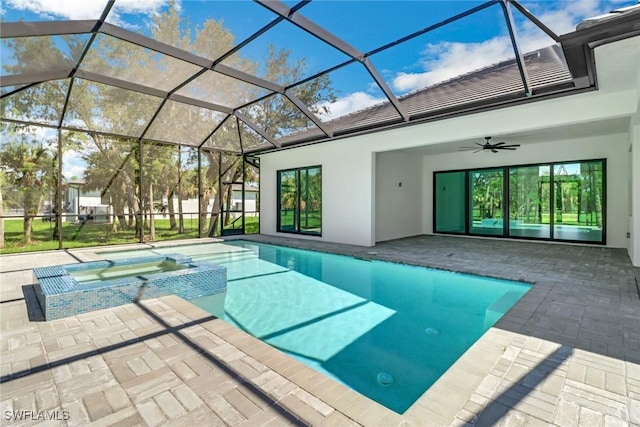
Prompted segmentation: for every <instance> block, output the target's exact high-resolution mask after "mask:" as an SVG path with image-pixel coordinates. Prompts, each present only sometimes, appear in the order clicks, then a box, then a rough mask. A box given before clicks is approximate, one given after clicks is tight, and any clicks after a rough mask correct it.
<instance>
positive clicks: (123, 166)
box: [2, 2, 335, 239]
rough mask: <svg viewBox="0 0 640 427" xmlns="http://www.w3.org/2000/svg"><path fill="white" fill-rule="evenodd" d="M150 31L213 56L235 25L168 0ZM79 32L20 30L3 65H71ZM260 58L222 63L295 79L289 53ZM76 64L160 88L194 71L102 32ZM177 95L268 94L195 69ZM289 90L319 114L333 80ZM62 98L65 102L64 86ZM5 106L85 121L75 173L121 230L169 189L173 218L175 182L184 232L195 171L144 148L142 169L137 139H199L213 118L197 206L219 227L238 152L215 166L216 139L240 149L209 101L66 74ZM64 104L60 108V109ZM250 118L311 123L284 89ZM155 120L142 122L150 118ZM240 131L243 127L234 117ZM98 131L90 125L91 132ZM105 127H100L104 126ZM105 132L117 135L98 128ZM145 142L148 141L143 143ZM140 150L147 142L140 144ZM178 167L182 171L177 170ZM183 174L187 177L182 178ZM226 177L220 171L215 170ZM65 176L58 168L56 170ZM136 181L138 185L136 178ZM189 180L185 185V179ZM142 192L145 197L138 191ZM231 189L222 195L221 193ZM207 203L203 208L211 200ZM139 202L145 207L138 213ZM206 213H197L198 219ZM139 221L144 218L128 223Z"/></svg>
mask: <svg viewBox="0 0 640 427" xmlns="http://www.w3.org/2000/svg"><path fill="white" fill-rule="evenodd" d="M150 22H151V26H150V33H151V34H150V35H151V37H153V38H155V39H157V40H159V41H161V42H164V43H167V44H170V45H173V46H177V47H179V48H181V49H184V50H186V51H190V52H193V53H195V54H197V55H200V56H202V57H205V58H211V59H217V58H219V57H220V56H221V55H222V54H224V53H226V52H228V51H230V50H231V49H232V48H233V47H234V46H235V44H236V43H235V39H234V36H233V34H232V33H231V32H230V31H229V29H228V28H226V27H225V26H224V25H223V22H222V21H216V20H214V19H207V20H206V21H204V22H203V23H202V24H200V25H198V26H193V25H192V24H191V23H190V22H189V21H188V20H184V19H182V18H181V16H180V13H179V9H178V8H177V7H175V4H174V3H173V2H171V3H170V7H169V8H167V9H166V10H165V11H163V12H162V13H159V14H156V15H154V16H152V17H151V21H150ZM86 41H87V39H86V37H82V36H75V35H70V36H63V37H61V38H54V37H33V38H32V37H26V38H15V39H11V40H10V41H8V46H9V48H10V49H11V51H12V53H13V56H14V57H15V61H13V62H11V63H9V64H3V68H4V69H5V71H7V73H8V74H20V73H33V72H34V71H38V70H42V69H43V67H44V68H46V69H49V68H50V67H51V64H54V65H55V66H56V67H57V68H64V67H68V68H71V67H72V66H74V65H75V64H76V62H77V59H78V58H80V56H81V53H82V51H83V49H84V47H85V44H86ZM263 61H264V62H263V64H260V61H257V60H250V59H247V58H244V57H243V55H242V50H241V51H239V52H236V53H235V54H233V55H231V56H229V57H227V58H225V60H224V63H225V65H227V66H229V67H232V68H235V69H238V70H242V71H244V72H246V73H250V74H257V70H258V69H265V70H266V74H264V76H265V78H266V79H267V80H270V81H273V82H278V83H282V84H285V83H287V84H288V82H290V81H296V80H299V79H300V78H301V76H302V75H303V72H304V71H305V68H306V64H305V61H304V60H297V61H293V60H291V58H290V52H289V51H286V50H276V49H275V48H273V47H270V48H269V49H268V51H267V53H266V56H265V58H264V59H263ZM81 68H82V69H83V70H86V71H90V72H96V73H103V74H106V75H108V76H111V77H115V78H118V79H121V80H129V81H132V82H134V83H138V84H142V85H147V86H156V85H157V86H158V87H161V88H163V89H165V90H173V89H176V88H177V86H178V85H179V84H180V83H182V82H184V81H185V80H186V79H187V78H189V77H191V76H193V75H195V73H196V72H198V71H200V69H199V68H198V67H197V66H194V65H193V64H188V63H186V62H182V61H179V60H176V59H175V58H172V57H169V56H167V55H162V54H159V53H157V52H154V51H151V50H149V49H144V48H142V47H140V46H137V45H135V44H132V43H128V42H125V41H123V40H120V39H117V38H115V37H111V36H109V35H105V34H99V35H98V36H97V38H96V40H95V41H94V43H93V44H92V47H91V50H90V51H89V53H88V54H87V55H86V56H85V57H84V58H83V62H82V64H81ZM178 92H179V94H181V95H185V96H191V97H194V98H197V99H202V100H205V101H208V102H212V103H217V104H222V105H228V106H231V107H236V106H238V104H244V103H247V102H249V101H251V100H255V99H258V98H261V97H262V96H263V95H265V94H267V93H268V91H267V90H266V89H263V88H260V87H258V86H255V85H252V84H249V83H245V82H242V81H240V80H237V79H233V78H231V77H229V76H225V75H222V74H220V73H217V72H214V71H211V70H209V71H206V72H205V73H203V74H202V75H201V76H199V77H198V78H196V79H195V80H193V81H191V82H190V83H189V84H187V85H185V86H183V87H181V88H180V89H179V90H178ZM292 92H293V93H294V94H295V95H296V96H297V97H298V98H299V99H300V100H301V101H302V102H304V103H305V104H306V105H307V106H308V107H309V108H310V109H311V111H313V112H316V113H319V112H320V107H318V106H319V105H321V104H323V103H326V101H332V100H335V96H334V95H333V89H332V86H331V82H330V80H329V78H328V77H327V76H323V77H319V78H316V79H314V80H311V81H308V82H306V83H304V84H302V85H299V86H297V87H294V88H292ZM68 94H69V97H68V100H69V102H68V104H65V99H66V97H67V95H68ZM2 102H3V105H4V106H5V110H7V109H8V110H9V111H12V112H13V113H12V114H13V117H14V118H18V119H19V118H25V119H27V120H30V119H33V118H35V117H37V118H38V120H42V121H43V122H46V123H48V124H58V123H59V122H60V121H61V120H62V119H63V120H62V122H63V123H64V124H70V125H72V126H74V127H77V128H80V129H86V130H87V133H86V135H87V137H86V139H85V140H84V142H83V144H82V146H74V147H71V148H69V149H68V150H72V151H73V150H75V152H76V154H78V155H80V156H81V158H82V159H83V160H84V162H85V164H86V169H85V172H84V174H83V176H82V179H83V180H84V181H85V182H86V184H85V187H84V189H86V190H90V189H91V190H99V191H100V193H101V195H102V196H103V197H104V198H108V199H109V200H110V203H111V204H112V206H113V211H114V214H115V217H116V218H117V221H113V225H112V231H114V232H115V231H117V229H118V228H120V229H123V230H124V229H127V228H130V227H132V226H134V224H133V223H134V222H136V221H138V220H139V219H141V218H142V215H144V214H146V213H149V214H152V213H154V205H156V204H157V203H155V201H156V199H157V198H158V197H167V199H168V205H169V206H168V208H169V213H170V221H171V222H172V227H175V217H174V214H173V210H174V207H173V196H174V194H175V193H176V191H177V195H178V205H179V206H178V210H179V212H180V222H179V225H178V228H179V232H182V231H184V226H183V217H182V199H183V197H184V195H185V194H187V193H188V192H189V191H190V190H192V189H193V188H194V187H193V185H191V186H190V185H188V183H189V182H190V181H192V178H193V177H194V176H193V175H192V174H191V173H190V172H188V171H185V170H182V167H183V164H182V162H181V158H182V156H181V155H179V156H178V161H173V160H171V156H168V155H166V154H164V153H163V154H161V153H159V152H158V153H156V152H155V151H154V150H150V151H149V152H148V153H146V156H145V155H143V159H145V158H146V160H143V165H142V166H143V170H140V165H139V164H138V158H139V156H140V155H141V154H143V153H140V150H139V147H138V146H137V144H138V143H139V142H140V141H141V140H142V141H144V140H145V139H150V140H166V141H171V142H174V143H176V144H182V145H191V146H194V147H195V146H200V145H201V144H202V143H203V142H205V139H206V138H207V137H208V136H209V135H210V133H211V131H212V130H213V129H216V128H217V127H218V125H220V124H221V123H222V122H223V120H226V121H225V122H224V125H223V126H220V127H219V129H218V131H217V132H216V134H215V135H213V137H212V139H211V143H208V144H207V145H206V148H205V149H203V151H202V154H203V158H205V159H206V163H208V167H207V168H206V169H205V170H204V171H203V173H202V174H201V178H202V182H203V184H204V185H203V194H200V204H201V208H203V207H204V209H205V210H204V211H203V212H206V213H207V215H209V216H210V218H211V221H210V226H209V227H208V230H206V232H207V234H208V235H215V234H216V232H217V229H218V227H217V221H218V213H219V212H220V210H221V209H220V208H221V202H222V201H223V197H217V195H218V194H226V193H227V192H228V191H229V188H228V184H224V183H225V182H228V181H231V180H233V177H234V176H237V174H238V168H239V167H240V165H241V162H240V161H238V159H239V158H234V160H228V161H227V160H225V165H219V164H217V163H218V153H217V152H216V150H215V149H216V148H222V149H225V150H235V151H240V141H239V139H238V133H239V131H241V132H242V131H243V130H242V129H238V124H237V122H236V121H235V117H234V116H227V115H226V114H225V113H221V112H217V111H213V110H209V109H207V108H204V107H199V106H193V105H187V104H182V103H179V102H176V101H173V100H165V101H163V100H162V99H161V98H159V97H155V96H150V95H144V94H140V93H137V92H133V91H127V90H123V89H119V88H117V87H112V86H108V85H105V84H100V83H95V82H92V81H89V80H87V79H82V78H75V79H73V80H70V79H63V80H58V81H51V82H46V83H42V84H37V85H34V86H32V87H30V88H28V89H25V90H23V91H21V92H19V93H16V94H14V95H12V96H9V97H6V98H5V99H3V101H2ZM65 105H66V110H64V111H65V117H64V118H62V117H60V115H61V113H62V111H63V107H64V106H65ZM243 112H244V113H245V114H246V115H248V116H249V117H250V118H251V119H252V121H254V122H255V123H257V124H258V125H259V126H261V127H263V128H264V129H265V130H266V132H267V133H269V134H270V135H272V136H273V137H274V138H277V137H279V136H283V135H286V134H288V133H291V132H294V131H297V130H301V129H305V128H307V127H309V126H310V125H311V123H310V121H309V119H308V118H307V117H305V116H304V115H303V114H302V113H301V112H300V111H299V110H298V109H297V108H296V107H295V106H294V104H293V103H291V102H290V101H289V100H288V99H287V98H286V97H285V96H283V95H280V94H277V95H274V96H272V97H269V98H266V99H265V100H263V101H261V102H258V103H256V104H253V105H251V106H249V107H247V108H246V109H245V111H243ZM152 117H153V118H154V122H153V123H152V124H151V125H150V126H148V125H149V120H150V119H151V118H152ZM241 127H242V128H243V129H245V131H246V130H247V129H248V128H246V126H245V125H243V124H242V125H241ZM92 131H95V132H92ZM101 132H102V133H101ZM105 134H112V135H120V136H121V137H119V136H105ZM261 143H264V141H260V137H259V136H258V135H257V134H255V133H252V132H245V133H244V134H243V140H242V144H243V146H244V148H250V147H253V146H256V145H259V144H261ZM144 145H145V146H146V145H147V142H144ZM143 152H144V150H143ZM183 175H184V176H183ZM186 176H189V178H188V179H185V178H186ZM221 176H222V177H223V178H224V179H222V180H221V179H220V177H221ZM61 178H62V177H61ZM141 183H142V184H143V186H142V187H141ZM184 187H191V188H184ZM140 194H143V198H144V200H140V199H141V197H140ZM227 198H228V197H227ZM211 199H213V200H214V203H213V206H212V207H211V209H210V210H209V211H208V212H207V209H208V205H209V200H211ZM143 202H144V203H146V206H148V207H149V209H147V212H142V205H143ZM152 218H153V216H152V217H151V219H150V234H151V238H152V239H153V238H154V237H155V236H154V234H155V229H154V224H153V219H152ZM204 219H205V218H201V220H202V221H201V224H204V223H205V222H206V221H204ZM135 227H136V230H142V229H143V225H142V224H138V223H136V224H135Z"/></svg>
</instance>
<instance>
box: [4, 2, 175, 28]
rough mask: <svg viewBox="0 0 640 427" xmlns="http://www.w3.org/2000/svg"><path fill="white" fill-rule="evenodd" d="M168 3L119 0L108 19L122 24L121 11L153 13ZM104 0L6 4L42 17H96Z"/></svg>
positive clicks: (101, 8)
mask: <svg viewBox="0 0 640 427" xmlns="http://www.w3.org/2000/svg"><path fill="white" fill-rule="evenodd" d="M167 3H168V1H167V0H119V1H117V2H116V3H115V5H114V6H113V8H112V9H111V13H110V14H109V19H108V20H109V21H110V22H114V23H118V24H122V22H121V18H120V17H121V15H122V14H123V13H136V14H138V13H139V14H153V13H156V12H158V11H159V10H160V8H161V7H162V6H164V5H166V4H167ZM106 4H107V2H106V0H83V1H82V2H79V1H77V0H73V1H70V0H7V2H6V6H8V7H10V8H13V9H16V10H22V11H26V12H32V13H35V14H36V15H39V16H40V17H43V18H63V19H72V20H75V19H98V18H99V17H100V15H101V14H102V11H103V10H104V8H105V6H106Z"/></svg>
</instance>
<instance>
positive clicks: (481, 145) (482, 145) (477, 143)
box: [476, 142, 484, 147]
mask: <svg viewBox="0 0 640 427" xmlns="http://www.w3.org/2000/svg"><path fill="white" fill-rule="evenodd" d="M476 145H479V146H480V147H484V144H480V143H479V142H476Z"/></svg>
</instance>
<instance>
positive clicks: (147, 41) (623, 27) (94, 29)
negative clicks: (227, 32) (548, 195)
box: [0, 0, 640, 154]
mask: <svg viewBox="0 0 640 427" xmlns="http://www.w3.org/2000/svg"><path fill="white" fill-rule="evenodd" d="M256 2H257V3H258V4H259V5H261V6H262V7H264V8H265V9H267V10H269V11H271V12H272V13H274V14H275V16H276V18H275V19H274V20H272V21H271V22H269V23H267V24H266V25H264V26H263V27H262V28H260V29H259V30H257V31H256V32H255V33H253V34H252V35H250V36H249V37H247V38H246V39H244V40H242V41H240V42H239V43H238V44H236V45H235V46H234V47H233V48H231V49H230V50H229V51H228V52H225V53H223V54H222V55H220V56H219V57H218V58H215V59H208V58H204V57H200V56H198V55H195V54H193V53H190V52H187V51H185V50H182V49H180V48H177V47H174V46H171V45H168V44H166V43H162V42H159V41H157V40H154V39H152V38H149V37H146V36H144V35H141V34H138V33H135V32H133V31H130V30H127V29H124V28H120V27H118V26H116V25H113V24H110V23H106V22H104V21H105V19H106V16H107V15H108V13H109V11H110V10H111V8H112V6H113V3H114V0H110V1H109V2H108V4H107V6H106V7H105V9H104V11H103V13H102V15H101V17H100V19H98V20H95V21H94V20H84V21H58V22H38V23H35V24H34V23H24V22H9V23H5V22H0V34H1V35H0V37H2V38H9V37H28V36H36V35H37V36H45V35H59V34H91V38H90V40H89V41H88V42H87V44H86V46H85V50H84V52H83V54H81V56H80V58H79V59H78V61H77V63H76V64H75V66H74V67H73V68H72V69H69V70H62V71H53V70H52V71H48V72H44V73H35V74H32V75H17V76H5V77H2V82H1V84H2V86H13V85H19V84H22V85H25V86H22V87H20V88H17V89H15V90H12V91H10V92H7V93H5V94H2V95H1V96H0V98H4V97H6V96H10V95H13V94H16V93H18V92H20V91H22V90H25V89H27V88H28V87H31V86H32V85H34V84H38V83H42V82H45V81H48V80H54V79H60V78H63V77H66V78H71V79H72V80H73V79H75V78H85V79H87V80H91V81H95V82H98V83H103V84H108V85H112V86H114V87H120V88H122V89H125V90H132V91H136V92H139V93H143V94H147V95H152V96H157V97H159V98H161V102H160V104H159V106H158V107H157V109H156V110H155V112H154V114H153V115H152V117H151V118H150V120H149V121H148V123H147V124H146V127H145V129H144V131H143V132H142V133H141V134H140V135H119V134H109V136H114V137H128V138H131V137H133V138H136V139H137V138H140V139H143V140H145V141H146V140H147V138H146V137H145V135H146V133H147V131H148V129H149V128H150V127H151V126H152V124H153V123H154V121H155V118H157V116H158V115H159V113H160V111H161V110H162V108H163V106H164V105H165V104H166V102H167V101H168V100H173V101H176V102H181V103H185V104H188V105H194V106H198V107H201V108H207V109H210V110H213V111H218V112H221V113H223V114H226V115H228V116H231V115H233V116H235V117H236V118H237V119H239V120H241V121H243V122H244V123H245V124H246V125H247V126H248V127H249V128H251V129H252V130H253V131H255V132H256V133H258V134H259V135H260V136H261V137H263V138H265V139H266V140H267V141H268V142H269V143H270V147H258V148H255V149H250V150H245V149H244V148H243V149H242V150H241V152H240V154H248V153H258V152H262V151H265V150H274V149H275V150H278V149H281V148H283V147H281V145H280V143H279V141H278V140H277V139H276V138H273V136H271V135H268V134H267V133H266V132H264V130H263V129H262V128H261V127H260V126H259V125H258V124H256V123H253V122H252V121H251V119H250V118H249V117H246V116H244V115H242V114H241V113H239V110H241V109H243V108H246V107H248V106H250V105H253V104H255V103H256V102H259V101H260V100H262V99H263V98H264V97H263V98H260V99H257V100H253V101H251V102H248V103H246V104H244V105H238V106H235V107H234V108H229V107H224V106H220V105H216V104H213V103H209V102H206V101H202V100H198V99H193V98H190V97H188V96H183V95H178V94H177V93H176V92H177V91H179V90H180V89H181V88H183V87H184V86H185V85H187V84H188V83H190V82H192V81H193V80H195V79H196V78H197V77H199V76H200V75H202V74H203V73H205V72H207V71H213V72H217V73H221V74H224V75H227V76H230V77H232V78H234V79H238V80H240V81H242V82H245V83H248V84H251V85H256V86H258V87H261V88H263V89H265V90H266V91H267V92H268V93H267V95H265V97H268V96H273V95H274V94H281V95H283V96H285V97H287V98H288V99H289V100H290V101H291V102H292V103H293V104H294V105H295V106H296V107H297V108H298V109H299V110H300V112H301V113H302V114H303V115H305V116H306V117H307V118H309V120H311V121H312V122H313V123H314V124H315V125H316V126H317V127H318V129H320V131H321V134H320V135H314V136H312V137H308V136H307V135H304V132H301V133H300V135H299V140H297V141H296V140H294V141H293V142H289V143H288V144H287V147H291V146H296V145H297V143H301V144H306V143H308V142H309V141H314V142H324V141H328V140H332V139H335V138H337V137H344V136H348V135H356V134H360V133H361V132H363V131H365V132H366V131H375V130H379V129H381V128H380V127H379V126H378V125H383V126H388V125H389V123H388V121H384V123H375V124H369V125H366V126H365V127H364V128H363V127H356V128H353V129H348V130H346V131H345V130H340V129H335V128H333V126H332V124H331V123H328V122H325V121H323V120H321V119H320V118H319V117H318V116H317V115H316V114H315V113H314V112H313V111H311V109H310V108H309V106H306V105H305V104H304V103H302V102H301V101H300V100H299V99H298V98H297V97H296V96H295V94H294V93H293V91H292V89H294V88H295V87H297V86H298V85H301V84H304V83H305V82H308V81H310V80H311V79H313V78H317V77H319V76H322V75H325V74H328V73H330V72H332V71H335V70H337V69H339V68H342V67H344V66H346V65H349V64H352V63H354V62H359V63H361V64H362V66H363V67H364V68H365V70H366V71H367V72H368V73H369V74H370V75H371V76H372V78H373V79H374V81H375V83H376V84H377V85H378V86H379V88H380V89H381V90H382V92H383V93H384V94H385V96H386V98H387V100H388V103H389V104H390V105H391V106H392V107H393V109H394V110H395V111H396V112H397V113H398V114H399V116H400V117H401V119H400V122H399V123H395V122H394V123H391V125H392V126H398V125H403V124H410V123H417V122H424V121H425V119H441V118H446V117H450V114H451V112H463V113H472V112H476V111H480V110H482V109H486V108H488V107H491V106H494V105H499V106H503V105H506V104H508V103H510V102H514V101H515V102H517V101H520V99H516V98H513V97H511V98H510V99H504V100H500V99H488V100H484V101H482V102H479V103H477V104H476V105H472V106H471V107H470V106H468V105H461V106H456V107H453V108H452V111H451V112H446V111H445V112H444V113H445V114H443V112H442V111H440V110H438V111H435V112H433V113H429V114H427V117H425V116H423V115H415V116H414V115H409V113H408V112H407V111H406V110H405V107H404V106H403V104H402V103H401V101H400V100H399V99H398V98H397V97H396V96H395V95H394V94H393V92H391V89H390V88H389V87H388V85H387V84H386V83H385V81H384V80H383V79H382V77H381V75H380V73H379V71H378V70H377V69H376V68H375V66H374V65H373V64H372V63H371V61H370V59H369V58H370V57H371V56H372V55H374V54H377V53H379V52H382V51H384V50H387V49H389V48H392V47H394V46H396V45H399V44H401V43H404V42H406V41H408V40H411V39H414V38H416V37H418V36H421V35H423V34H426V33H428V32H430V31H433V30H435V29H437V28H440V27H442V26H444V25H447V24H450V23H453V22H455V21H457V20H459V19H462V18H464V17H466V16H469V15H472V14H474V13H476V12H479V11H481V10H483V9H486V8H488V7H491V6H494V5H496V4H500V6H501V7H502V9H503V12H504V13H503V14H504V19H505V23H506V25H507V28H508V30H509V35H510V40H511V42H512V46H513V49H514V53H515V56H516V63H517V66H518V70H519V72H520V77H521V79H522V82H523V87H524V93H523V95H526V96H528V97H533V98H536V97H538V96H543V95H545V94H547V93H548V92H549V90H551V91H554V90H553V89H549V88H547V89H546V90H543V91H532V90H531V86H530V84H529V82H528V76H527V70H526V66H525V64H524V59H523V56H522V52H521V50H520V48H519V42H518V38H517V34H516V31H515V26H514V24H513V17H512V14H511V6H513V7H515V8H516V9H517V10H518V11H519V12H520V13H521V14H522V15H523V16H524V17H525V18H526V19H528V20H530V21H531V22H532V23H533V24H534V25H535V26H536V27H538V28H539V29H540V30H541V31H543V32H544V33H545V34H547V35H548V36H549V37H550V38H551V39H553V40H554V41H556V42H560V43H561V44H562V46H563V48H564V51H565V54H566V55H567V57H568V61H569V66H570V69H571V72H572V74H573V77H574V81H573V84H572V85H569V87H567V85H566V84H564V83H563V84H561V85H560V86H559V87H558V88H557V89H558V91H556V93H558V94H567V93H569V92H570V91H571V89H578V88H586V87H594V86H595V84H596V80H595V71H594V70H593V63H592V61H591V60H590V58H591V52H590V49H589V48H588V47H587V44H588V43H593V42H594V40H598V37H601V38H602V37H604V36H606V37H607V38H608V39H614V38H616V37H618V38H620V37H624V36H625V34H626V36H628V34H629V31H630V28H631V27H633V22H634V18H637V16H638V15H640V14H638V13H635V14H634V13H630V14H629V15H633V16H628V17H625V19H622V20H618V21H616V22H615V25H611V23H610V22H607V24H608V25H607V26H606V28H605V26H595V27H594V28H595V29H593V28H590V29H588V31H587V32H586V33H585V32H576V33H570V34H568V35H564V36H558V35H556V34H555V33H554V32H553V31H551V30H550V29H549V28H548V27H546V26H545V25H544V24H543V23H542V22H541V21H540V20H539V19H537V18H536V17H535V16H534V15H533V14H531V13H530V12H529V11H528V10H527V9H526V8H524V7H523V6H522V5H520V4H519V3H518V1H517V0H488V1H487V2H485V3H482V4H480V5H478V6H475V7H473V8H470V9H468V10H466V11H463V12H461V13H459V14H457V15H455V16H452V17H450V18H447V19H444V20H442V21H440V22H437V23H434V24H431V25H429V26H427V27H425V28H422V29H420V30H418V31H415V32H413V33H411V34H409V35H407V36H404V37H401V38H399V39H397V40H395V41H393V42H391V43H387V44H385V45H383V46H380V47H378V48H376V49H373V50H371V51H369V52H360V51H359V50H358V49H356V48H354V47H353V46H351V45H349V44H348V43H347V42H345V41H344V40H342V39H340V38H339V37H337V36H335V35H334V34H333V33H331V32H330V31H328V30H326V29H325V28H323V27H322V26H320V25H318V24H316V23H315V22H313V21H311V20H309V19H307V18H306V17H305V16H303V15H302V14H301V13H300V12H301V11H304V7H305V6H306V5H307V4H308V3H309V2H308V1H301V2H299V3H297V4H296V5H295V6H293V7H288V6H286V5H285V4H283V3H281V2H279V1H266V0H256ZM284 21H288V22H290V23H292V24H293V25H295V26H297V27H298V28H300V29H301V30H303V31H305V32H307V33H308V34H311V35H312V36H314V37H315V38H317V39H318V40H320V41H322V42H323V43H325V44H327V45H328V46H331V47H332V48H334V49H336V50H339V51H341V52H343V53H345V54H346V55H348V56H349V57H350V58H351V59H350V60H348V61H345V62H343V63H341V64H338V65H334V66H331V67H329V68H327V69H325V70H324V71H321V72H319V73H316V74H315V75H314V76H311V77H307V78H305V79H302V80H300V81H297V82H293V83H292V84H290V85H288V86H282V85H279V84H276V83H273V82H270V81H268V80H265V79H263V78H260V77H256V76H254V75H251V74H248V73H246V72H243V71H240V70H237V69H234V68H231V67H229V66H227V65H225V64H223V63H222V61H223V60H224V59H226V58H228V57H229V56H230V55H232V54H234V53H236V52H238V51H239V50H240V49H242V47H244V46H246V45H247V44H249V43H250V42H251V41H253V40H255V39H256V38H257V37H259V36H260V35H262V34H264V33H266V32H268V31H269V30H270V29H272V28H274V27H276V26H278V25H279V24H281V23H282V22H284ZM596 27H597V28H596ZM603 31H604V33H603ZM99 33H102V34H105V35H108V36H110V37H115V38H118V39H120V40H122V41H125V42H128V43H132V44H135V45H138V46H141V47H143V48H146V49H150V50H152V51H155V52H158V53H161V54H163V55H167V56H170V57H173V58H176V59H178V60H181V61H184V62H187V63H190V64H192V65H195V66H197V67H200V69H199V70H198V71H197V72H195V73H194V74H193V75H191V76H190V77H188V78H187V79H185V80H184V81H182V82H180V83H179V84H177V85H176V86H175V87H174V88H173V89H171V90H169V91H164V90H159V89H157V88H153V87H147V86H144V85H138V84H133V83H131V82H127V81H122V80H119V79H114V78H110V77H107V76H104V75H101V74H98V73H90V72H87V71H83V70H80V69H79V68H80V66H81V63H82V60H83V59H84V56H85V55H86V53H87V52H88V50H89V49H90V48H91V45H92V43H93V41H94V40H95V37H96V36H97V34H99ZM603 34H604V36H603ZM582 76H589V77H588V79H587V80H586V83H585V80H584V78H583V77H582ZM69 93H70V92H69ZM68 96H69V94H67V100H68ZM63 120H64V116H63ZM63 120H61V123H60V124H59V126H61V128H62V129H65V130H75V131H85V132H92V130H90V129H89V130H83V129H77V128H74V127H73V126H62V121H63ZM0 121H7V122H14V123H15V122H16V121H15V120H11V119H5V118H0ZM223 121H224V120H223ZM23 123H27V124H34V125H39V124H35V123H31V122H23ZM217 129H218V127H216V128H215V129H213V130H212V132H211V134H210V135H208V136H207V138H205V140H203V141H202V142H201V143H200V144H199V145H200V146H203V145H204V144H205V143H206V142H207V141H208V140H210V139H211V138H214V137H215V131H216V130H217ZM158 142H163V143H164V142H165V141H158ZM167 142H170V141H167ZM170 143H171V142H170ZM182 144H184V142H182ZM189 145H197V144H189ZM212 148H214V149H217V147H212Z"/></svg>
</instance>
